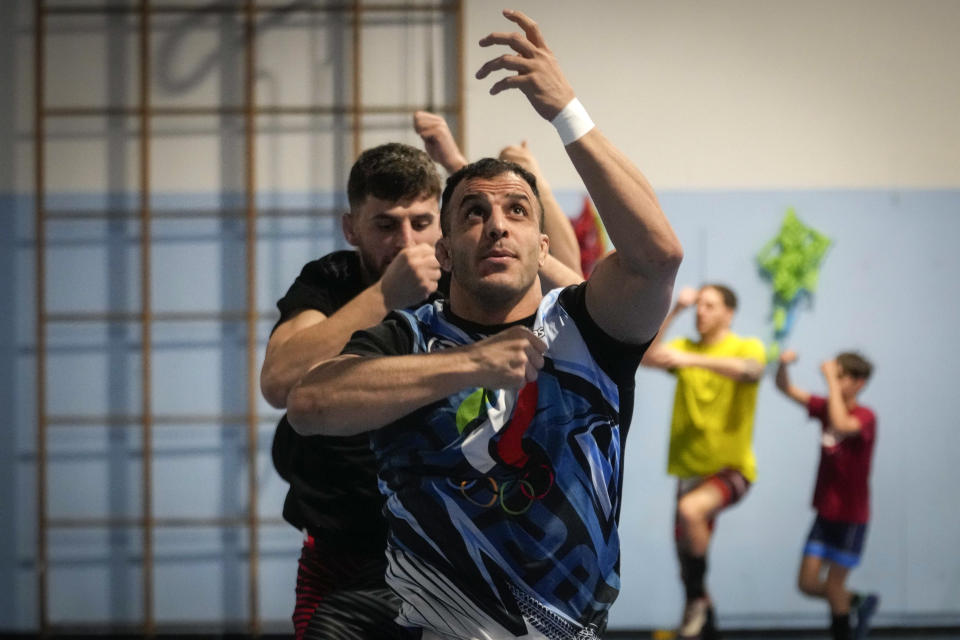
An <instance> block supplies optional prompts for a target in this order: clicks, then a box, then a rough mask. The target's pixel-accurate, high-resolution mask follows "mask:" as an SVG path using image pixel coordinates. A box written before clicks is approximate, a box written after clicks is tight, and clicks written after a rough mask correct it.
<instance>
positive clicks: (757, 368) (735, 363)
mask: <svg viewBox="0 0 960 640" xmlns="http://www.w3.org/2000/svg"><path fill="white" fill-rule="evenodd" d="M683 366H687V367H700V368H701V369H707V370H709V371H713V372H714V373H719V374H720V375H722V376H725V377H727V378H731V379H733V380H737V381H738V382H756V381H757V380H759V379H760V377H761V376H762V375H763V365H762V364H760V363H759V362H757V361H756V360H753V359H751V358H717V357H714V356H705V355H701V354H698V353H687V354H685V362H684V365H683Z"/></svg>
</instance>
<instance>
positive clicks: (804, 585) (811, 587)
mask: <svg viewBox="0 0 960 640" xmlns="http://www.w3.org/2000/svg"><path fill="white" fill-rule="evenodd" d="M822 572H823V558H821V557H820V556H815V555H811V554H804V556H803V559H802V560H801V561H800V571H799V572H798V573H797V588H798V589H800V592H801V593H803V594H804V595H808V596H810V597H811V598H824V599H826V597H827V583H826V581H824V580H823V578H822V576H821V574H822Z"/></svg>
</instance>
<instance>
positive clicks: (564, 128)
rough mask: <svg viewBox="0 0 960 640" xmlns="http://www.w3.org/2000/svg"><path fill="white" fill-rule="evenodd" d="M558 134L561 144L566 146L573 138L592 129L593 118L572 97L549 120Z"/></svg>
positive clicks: (577, 138)
mask: <svg viewBox="0 0 960 640" xmlns="http://www.w3.org/2000/svg"><path fill="white" fill-rule="evenodd" d="M550 124H552V125H553V126H554V127H555V128H556V130H557V133H559V134H560V140H561V141H562V142H563V146H567V145H568V144H570V143H571V142H573V141H575V140H579V139H580V138H582V137H583V136H584V135H586V133H587V132H588V131H590V130H591V129H593V127H594V124H593V120H591V119H590V116H589V115H588V114H587V110H586V109H584V108H583V105H582V104H580V101H579V100H577V99H576V98H574V99H573V100H571V101H570V102H568V103H567V106H565V107H564V108H563V109H561V110H560V113H558V114H557V115H556V117H555V118H554V119H553V120H551V121H550Z"/></svg>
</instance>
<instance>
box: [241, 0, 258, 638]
mask: <svg viewBox="0 0 960 640" xmlns="http://www.w3.org/2000/svg"><path fill="white" fill-rule="evenodd" d="M254 11H255V9H254V2H253V0H246V3H245V5H244V45H245V46H244V87H243V90H244V91H243V92H244V125H245V127H244V131H245V132H246V135H245V137H244V146H245V149H244V150H245V154H244V155H245V158H246V181H247V184H246V187H247V188H246V222H247V237H246V248H247V269H246V276H247V493H248V494H249V497H248V500H249V506H248V510H247V528H248V530H249V545H250V556H249V563H250V568H249V570H250V578H249V580H250V582H249V590H250V635H252V636H254V637H259V635H260V602H259V595H258V591H259V568H260V567H259V565H260V549H259V546H260V545H259V535H258V530H257V511H258V510H257V431H258V426H259V425H258V420H257V395H258V394H259V392H260V391H259V390H260V384H259V376H258V375H257V374H258V372H259V366H258V362H257V319H258V317H259V314H258V313H257V266H256V260H257V253H256V251H257V204H256V197H255V196H256V189H257V182H256V168H257V163H256V155H255V153H256V148H257V145H256V134H257V128H256V125H257V121H256V112H255V110H254V109H255V107H256V104H255V102H256V49H255V48H254V47H255V45H256V23H255V19H256V14H255V13H254Z"/></svg>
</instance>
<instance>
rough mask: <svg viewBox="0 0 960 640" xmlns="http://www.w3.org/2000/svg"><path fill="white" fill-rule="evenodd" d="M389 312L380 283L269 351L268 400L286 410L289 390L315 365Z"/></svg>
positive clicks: (266, 372)
mask: <svg viewBox="0 0 960 640" xmlns="http://www.w3.org/2000/svg"><path fill="white" fill-rule="evenodd" d="M387 311H388V310H387V307H386V304H385V302H384V298H383V292H382V290H381V289H380V283H379V282H378V283H376V284H374V285H372V286H370V287H368V288H367V289H366V290H364V291H362V292H361V293H360V294H359V295H358V296H356V297H355V298H354V299H353V300H351V301H350V302H348V303H347V304H346V305H344V306H343V307H341V308H340V309H339V310H337V311H336V312H335V313H334V314H332V315H331V316H329V317H328V318H326V319H325V320H323V321H321V322H318V323H317V324H315V325H312V326H310V327H307V328H305V329H303V330H301V331H298V332H297V333H295V334H294V335H292V336H290V337H289V338H288V339H287V340H285V341H284V342H282V343H280V344H279V345H277V346H276V347H275V348H272V349H269V348H268V351H267V355H266V358H265V359H264V371H263V372H262V374H261V388H262V390H263V393H264V396H265V397H266V399H267V401H268V402H270V404H271V405H273V406H275V407H277V408H283V407H285V406H286V399H287V395H288V394H289V393H290V389H292V388H293V385H295V384H296V383H297V381H298V380H300V378H301V377H303V375H304V374H305V373H306V372H307V371H309V370H310V368H311V367H312V366H314V365H315V364H317V363H318V362H322V361H324V360H328V359H330V358H332V357H334V356H336V355H338V354H339V353H340V351H341V350H343V347H344V345H346V344H347V341H348V340H349V339H350V336H351V335H353V332H354V331H358V330H360V329H366V328H367V327H372V326H373V325H375V324H377V323H378V322H380V321H381V320H383V318H384V317H385V316H386V315H387Z"/></svg>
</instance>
